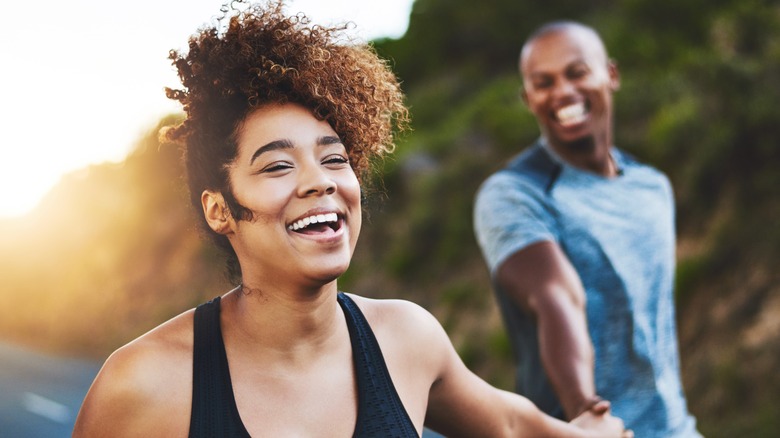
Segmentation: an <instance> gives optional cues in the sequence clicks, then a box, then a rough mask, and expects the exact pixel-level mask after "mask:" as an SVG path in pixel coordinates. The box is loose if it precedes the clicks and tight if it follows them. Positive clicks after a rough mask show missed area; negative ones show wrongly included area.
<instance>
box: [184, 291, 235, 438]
mask: <svg viewBox="0 0 780 438" xmlns="http://www.w3.org/2000/svg"><path fill="white" fill-rule="evenodd" d="M219 310H220V297H216V298H214V299H213V300H211V301H209V302H207V303H203V304H201V305H200V306H198V307H197V308H196V309H195V324H194V343H193V360H192V412H191V415H190V433H189V436H190V438H207V437H249V433H248V432H247V430H246V428H245V427H244V424H243V423H242V422H241V416H240V415H239V413H238V407H237V406H236V400H235V398H234V396H233V384H232V382H231V380H230V369H229V368H228V360H227V353H226V352H225V344H224V342H223V340H222V329H221V327H220V321H219Z"/></svg>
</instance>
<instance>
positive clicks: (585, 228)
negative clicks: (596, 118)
mask: <svg viewBox="0 0 780 438" xmlns="http://www.w3.org/2000/svg"><path fill="white" fill-rule="evenodd" d="M612 154H613V158H614V159H615V162H616V164H617V166H618V169H620V171H621V173H620V175H619V176H617V177H615V178H605V177H602V176H599V175H596V174H594V173H591V172H587V171H584V170H581V169H578V168H575V167H573V166H571V165H569V164H568V163H566V162H564V161H563V160H562V159H560V158H559V157H558V156H557V155H556V154H555V153H554V152H553V151H551V150H550V148H549V147H547V146H546V145H545V144H544V142H543V141H542V140H540V141H539V142H537V143H536V144H535V145H533V146H532V147H531V148H529V149H527V150H526V151H524V152H523V153H521V154H520V155H519V156H517V157H516V158H514V159H513V160H512V161H511V162H510V163H509V165H508V166H507V167H506V168H505V169H504V170H502V171H499V172H497V173H495V174H494V175H492V176H491V177H490V178H488V179H487V180H486V181H485V183H484V184H483V185H482V187H481V188H480V190H479V193H478V194H477V199H476V206H475V217H474V220H475V231H476V234H477V240H478V241H479V244H480V247H481V248H482V251H483V255H484V257H485V260H486V261H487V264H488V267H489V269H490V272H491V276H492V277H493V278H494V279H495V273H496V271H497V269H498V267H499V266H500V265H501V264H502V263H503V262H504V261H505V260H506V259H507V258H508V257H509V256H510V255H512V254H514V253H515V252H517V251H519V250H521V249H523V248H525V247H527V246H528V245H531V244H533V243H536V242H542V241H551V242H555V243H557V244H558V245H559V246H560V247H561V248H562V250H563V251H564V253H565V254H566V256H567V257H568V259H569V261H571V263H572V265H573V266H574V268H575V269H576V270H577V272H578V274H579V276H580V280H581V281H582V284H583V286H584V289H585V295H586V306H587V320H588V330H589V332H590V338H591V340H592V342H593V347H594V353H595V383H596V391H597V393H598V394H599V395H600V396H602V397H603V398H605V399H607V400H609V401H610V402H611V403H612V413H613V415H615V416H618V417H620V418H622V419H623V420H624V421H625V423H626V426H627V427H628V428H631V429H633V430H634V433H635V435H636V436H637V437H642V438H652V437H659V438H660V437H663V438H672V437H699V436H700V435H699V434H698V432H697V431H696V424H695V420H694V418H693V417H692V416H691V415H690V414H689V413H688V409H687V407H686V401H685V396H684V394H683V388H682V383H681V380H680V367H679V356H678V348H677V336H676V327H675V312H674V297H673V294H672V288H673V276H674V258H675V230H674V200H673V196H672V189H671V185H670V184H669V181H668V179H667V178H666V177H665V176H664V175H663V174H662V173H660V172H659V171H657V170H655V169H653V168H652V167H649V166H646V165H643V164H641V163H638V162H637V161H635V160H633V159H631V158H630V157H629V156H627V155H626V154H624V153H622V152H621V151H620V150H619V149H617V148H613V150H612ZM494 289H495V292H496V296H497V299H498V302H499V305H500V307H501V311H502V315H503V317H504V322H505V324H506V326H507V329H508V332H509V335H510V338H511V341H512V345H513V349H514V353H515V359H516V361H517V364H518V366H517V373H516V384H517V391H518V393H520V394H522V395H524V396H526V397H528V398H529V399H531V400H532V401H533V402H534V403H536V405H537V406H539V408H540V409H542V410H544V411H545V412H547V413H549V414H551V415H555V416H558V417H560V418H562V417H563V411H562V409H561V407H560V405H559V403H558V399H557V397H556V396H555V393H554V392H553V390H552V387H551V385H550V383H549V381H548V380H547V378H546V377H545V373H544V368H543V366H542V362H541V358H540V354H539V346H538V337H537V329H536V324H535V322H534V320H533V319H532V318H529V316H528V315H527V314H525V313H524V312H523V311H522V310H521V309H520V308H519V307H517V306H516V305H515V304H514V303H513V302H512V300H511V299H510V298H509V296H507V295H506V293H505V291H503V290H501V288H500V287H499V286H498V285H497V284H495V282H494Z"/></svg>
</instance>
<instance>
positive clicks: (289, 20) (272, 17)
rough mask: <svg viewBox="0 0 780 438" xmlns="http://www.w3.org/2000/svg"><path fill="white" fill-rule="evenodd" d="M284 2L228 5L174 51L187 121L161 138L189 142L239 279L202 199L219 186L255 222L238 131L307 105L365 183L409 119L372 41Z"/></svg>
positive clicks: (196, 197)
mask: <svg viewBox="0 0 780 438" xmlns="http://www.w3.org/2000/svg"><path fill="white" fill-rule="evenodd" d="M284 3H285V0H268V1H266V2H265V3H264V4H247V3H245V2H242V1H232V2H228V3H227V4H226V5H225V6H223V8H222V12H223V13H224V15H223V16H222V18H221V19H219V20H217V24H215V25H212V26H207V27H204V28H201V29H200V30H199V31H198V32H197V33H196V34H194V35H192V36H191V37H190V39H189V44H188V51H187V52H186V53H182V52H180V51H176V50H172V51H171V52H170V55H169V58H170V59H171V61H172V64H173V65H174V66H175V67H176V69H177V70H178V74H179V78H180V80H181V83H182V86H183V88H182V89H171V88H166V90H165V91H166V94H167V96H168V97H169V98H170V99H173V100H177V101H179V102H180V103H181V105H182V107H183V109H184V112H185V115H186V117H185V119H184V120H183V121H182V122H181V123H180V124H178V125H176V126H170V127H167V128H164V129H163V130H162V131H161V133H160V135H161V139H162V140H164V141H168V142H174V143H178V144H180V145H182V146H183V149H184V161H185V167H186V172H187V183H188V187H189V192H190V200H191V202H192V204H193V206H194V207H195V209H196V210H197V211H198V212H199V214H198V217H200V219H201V225H202V226H203V227H204V229H205V230H206V232H207V233H208V235H209V236H211V237H212V238H213V239H214V241H215V243H216V244H217V245H218V246H219V247H221V248H222V249H224V250H225V251H226V252H227V255H228V272H229V275H230V277H231V278H233V279H238V278H239V277H240V268H239V266H238V260H237V258H236V254H235V251H233V248H232V247H231V245H230V243H229V242H228V240H227V238H226V237H225V236H222V235H219V234H217V233H215V232H213V231H212V230H211V229H210V228H209V227H208V224H207V223H206V220H205V218H204V217H203V214H202V211H201V201H200V196H201V193H202V192H203V191H204V190H214V191H219V192H221V193H222V195H223V197H224V198H225V201H226V204H227V207H228V210H229V213H230V214H231V215H232V216H233V217H234V218H236V219H237V220H251V217H252V215H251V211H249V210H248V209H247V208H245V207H243V206H241V205H240V204H239V203H238V202H237V201H236V199H235V197H234V196H233V194H232V190H231V186H230V180H229V177H228V166H229V165H230V163H232V162H233V161H234V160H235V158H236V156H237V153H238V145H237V134H238V130H239V129H240V127H241V124H242V122H243V121H244V120H245V119H246V118H247V116H248V115H249V114H250V113H251V112H252V111H253V110H254V109H256V108H259V107H262V106H264V105H267V104H271V103H286V102H294V103H298V104H301V105H303V106H305V107H307V108H309V109H310V110H311V111H312V113H313V114H314V115H315V117H317V118H318V119H321V120H325V121H327V122H328V123H329V124H330V125H331V126H332V127H333V129H334V131H336V133H337V134H338V135H339V137H340V138H341V140H342V142H343V143H344V145H345V147H346V149H347V154H348V156H349V160H350V164H351V165H352V168H353V169H354V170H355V173H356V174H357V176H358V179H359V180H360V181H361V183H362V182H364V181H365V176H366V175H367V173H368V172H369V170H370V169H371V167H372V166H371V164H372V163H373V160H374V159H375V158H378V157H380V156H382V155H383V154H385V153H388V152H391V151H392V150H393V148H394V144H393V134H394V133H395V131H396V130H399V131H402V130H404V129H406V128H407V127H408V123H409V113H408V110H407V108H406V107H405V106H404V96H403V93H402V91H401V88H400V84H399V81H398V79H397V78H396V77H395V75H394V74H393V73H392V71H391V70H390V68H389V66H388V65H387V62H386V61H385V60H383V59H381V58H379V56H378V55H377V54H376V52H375V51H374V50H373V48H372V47H371V46H369V45H368V44H365V43H358V44H355V43H352V42H351V41H350V40H349V39H348V38H347V39H344V38H342V36H343V35H342V32H343V31H344V30H345V29H346V28H347V26H346V25H341V26H336V27H323V26H317V25H315V26H309V24H310V20H309V19H308V18H307V17H306V16H305V15H304V14H302V13H299V14H297V15H293V16H286V15H285V14H284V12H283V7H284ZM239 5H240V6H245V8H242V9H243V10H239V9H238V8H237V6H239ZM225 21H227V23H224V22H225ZM225 24H226V26H225V27H224V28H223V27H221V25H222V26H224V25H225Z"/></svg>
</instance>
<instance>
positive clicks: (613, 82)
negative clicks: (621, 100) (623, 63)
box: [607, 59, 620, 91]
mask: <svg viewBox="0 0 780 438" xmlns="http://www.w3.org/2000/svg"><path fill="white" fill-rule="evenodd" d="M607 73H608V74H609V82H610V88H612V91H617V90H619V89H620V70H618V66H617V62H615V60H614V59H610V60H609V61H607Z"/></svg>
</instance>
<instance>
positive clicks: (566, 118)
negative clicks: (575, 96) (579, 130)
mask: <svg viewBox="0 0 780 438" xmlns="http://www.w3.org/2000/svg"><path fill="white" fill-rule="evenodd" d="M585 114H586V112H585V105H583V104H582V103H575V104H573V105H568V106H565V107H563V108H561V109H559V110H558V111H557V112H556V113H555V116H556V117H557V118H558V121H559V122H560V123H561V124H562V125H573V124H575V123H580V122H582V121H583V120H585Z"/></svg>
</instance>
